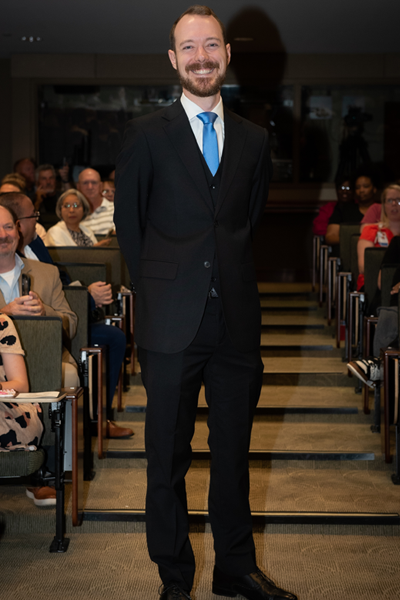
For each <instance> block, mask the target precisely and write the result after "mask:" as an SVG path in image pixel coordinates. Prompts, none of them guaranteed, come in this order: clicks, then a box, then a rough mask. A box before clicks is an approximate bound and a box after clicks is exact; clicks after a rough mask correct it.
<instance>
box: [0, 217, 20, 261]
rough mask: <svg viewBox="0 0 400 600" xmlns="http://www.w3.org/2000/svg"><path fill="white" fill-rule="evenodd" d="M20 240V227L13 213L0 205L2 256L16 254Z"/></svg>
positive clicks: (0, 245) (0, 251) (0, 254)
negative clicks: (18, 227)
mask: <svg viewBox="0 0 400 600" xmlns="http://www.w3.org/2000/svg"><path fill="white" fill-rule="evenodd" d="M18 242H19V235H18V229H17V226H16V224H15V223H14V221H13V218H12V216H11V213H10V212H9V211H8V210H7V209H6V208H5V207H4V206H0V258H4V257H7V258H8V257H12V256H14V254H15V251H16V249H17V247H18Z"/></svg>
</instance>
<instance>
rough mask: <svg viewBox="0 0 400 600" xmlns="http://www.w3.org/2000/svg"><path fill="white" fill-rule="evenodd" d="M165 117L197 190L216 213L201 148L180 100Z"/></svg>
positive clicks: (178, 151)
mask: <svg viewBox="0 0 400 600" xmlns="http://www.w3.org/2000/svg"><path fill="white" fill-rule="evenodd" d="M163 117H164V119H166V121H167V123H166V124H165V126H164V129H165V132H166V134H167V135H168V137H169V139H170V141H171V143H172V145H173V146H174V148H175V150H176V152H177V153H178V155H179V157H180V159H181V161H182V163H183V164H184V166H185V168H186V169H187V171H188V173H189V174H190V176H191V178H192V179H193V182H194V184H195V187H196V189H197V190H198V191H199V192H200V194H201V195H202V197H203V199H204V201H205V203H206V205H207V206H208V208H209V209H210V210H211V211H212V212H214V207H213V204H212V199H211V196H210V191H209V189H208V185H207V179H206V177H205V174H204V168H203V165H202V164H201V160H200V157H199V148H198V145H197V142H196V138H195V137H194V135H193V131H192V128H191V126H190V123H189V120H188V118H187V115H186V113H185V110H184V108H183V106H182V104H181V102H180V101H179V100H178V101H177V102H175V103H174V104H172V105H171V106H170V107H168V108H167V109H166V110H165V113H164V115H163Z"/></svg>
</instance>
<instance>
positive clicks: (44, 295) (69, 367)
mask: <svg viewBox="0 0 400 600" xmlns="http://www.w3.org/2000/svg"><path fill="white" fill-rule="evenodd" d="M13 197H22V198H23V199H25V204H26V207H27V208H26V210H27V212H28V209H29V211H30V212H31V213H32V214H31V215H26V217H25V218H24V217H20V221H19V227H20V228H24V227H26V226H27V224H28V223H30V224H34V223H35V221H36V218H37V217H36V215H35V213H34V208H33V205H32V203H31V204H29V198H28V197H27V196H24V195H23V194H17V193H12V192H11V193H8V194H2V195H1V196H0V236H1V237H0V241H1V244H0V311H1V312H3V313H4V314H6V315H10V316H14V315H15V316H50V317H59V318H60V319H61V321H62V325H63V331H64V335H66V336H67V338H69V339H72V338H73V337H74V335H75V332H76V326H77V317H76V315H75V313H73V312H72V310H71V309H70V307H69V305H68V302H67V300H66V299H65V296H64V292H63V291H62V284H61V280H60V276H59V274H58V269H57V268H56V267H54V266H53V265H46V264H43V263H41V262H38V261H36V260H29V259H27V258H25V257H23V258H21V257H20V256H19V255H18V254H17V248H18V245H19V243H20V235H19V232H18V227H17V223H16V216H15V213H14V212H13V210H12V209H10V208H9V207H8V206H7V204H9V203H10V202H12V199H13ZM28 226H29V225H28ZM32 231H33V233H32V236H34V235H35V230H34V227H33V226H32ZM38 239H39V240H40V238H38ZM39 243H40V244H41V245H42V244H43V242H42V241H41V240H40V241H39ZM43 247H44V244H43ZM23 280H24V281H26V282H29V287H30V291H29V293H28V294H25V293H22V295H21V290H23V285H22V281H23ZM62 385H63V387H75V386H78V385H79V377H78V372H77V368H76V363H75V361H74V359H73V358H72V356H71V355H70V354H69V352H68V351H67V350H66V349H64V351H63V362H62Z"/></svg>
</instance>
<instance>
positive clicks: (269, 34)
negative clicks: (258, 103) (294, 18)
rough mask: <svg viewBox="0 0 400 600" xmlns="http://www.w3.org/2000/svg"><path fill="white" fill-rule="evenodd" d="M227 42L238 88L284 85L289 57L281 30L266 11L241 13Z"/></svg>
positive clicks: (229, 27)
mask: <svg viewBox="0 0 400 600" xmlns="http://www.w3.org/2000/svg"><path fill="white" fill-rule="evenodd" d="M227 38H228V42H229V43H230V44H231V47H232V56H233V59H232V63H231V67H230V68H231V70H232V71H233V73H234V74H235V77H236V79H237V82H238V84H240V85H244V84H246V83H253V84H254V83H258V84H268V85H279V84H280V83H281V81H282V78H283V74H284V71H285V66H286V56H287V53H286V49H285V47H284V45H283V42H282V39H281V36H280V33H279V30H278V28H277V27H276V25H275V23H274V22H273V21H272V20H271V19H270V18H269V17H268V15H267V14H266V13H265V12H264V11H263V10H261V9H260V8H257V7H247V8H245V9H243V10H241V11H240V12H238V13H237V15H236V16H235V17H234V18H233V19H232V20H231V21H230V22H229V23H228V25H227Z"/></svg>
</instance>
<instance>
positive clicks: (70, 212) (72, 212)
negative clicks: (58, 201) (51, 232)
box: [61, 194, 83, 231]
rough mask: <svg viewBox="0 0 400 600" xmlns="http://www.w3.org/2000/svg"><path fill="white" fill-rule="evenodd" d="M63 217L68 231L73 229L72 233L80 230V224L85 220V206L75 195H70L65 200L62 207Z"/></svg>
mask: <svg viewBox="0 0 400 600" xmlns="http://www.w3.org/2000/svg"><path fill="white" fill-rule="evenodd" d="M61 216H62V218H63V221H65V224H66V225H67V227H68V229H72V231H78V230H79V223H80V222H81V221H82V219H83V206H82V202H81V201H80V200H79V198H77V196H75V194H70V195H69V196H67V197H66V198H64V201H63V203H62V205H61Z"/></svg>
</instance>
